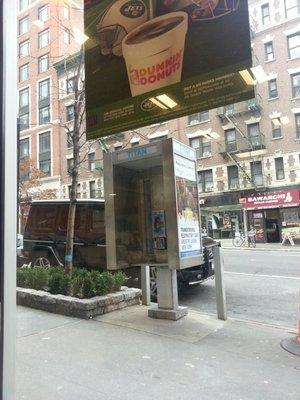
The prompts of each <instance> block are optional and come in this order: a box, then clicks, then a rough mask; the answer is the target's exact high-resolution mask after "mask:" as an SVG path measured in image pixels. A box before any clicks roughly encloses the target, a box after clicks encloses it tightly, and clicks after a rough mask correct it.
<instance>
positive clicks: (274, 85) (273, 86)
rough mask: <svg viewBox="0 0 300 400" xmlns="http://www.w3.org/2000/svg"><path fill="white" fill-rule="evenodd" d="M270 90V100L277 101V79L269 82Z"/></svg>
mask: <svg viewBox="0 0 300 400" xmlns="http://www.w3.org/2000/svg"><path fill="white" fill-rule="evenodd" d="M268 89H269V99H275V98H276V97H278V90H277V80H276V79H271V80H269V81H268Z"/></svg>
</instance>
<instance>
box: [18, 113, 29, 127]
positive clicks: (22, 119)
mask: <svg viewBox="0 0 300 400" xmlns="http://www.w3.org/2000/svg"><path fill="white" fill-rule="evenodd" d="M19 126H20V131H23V130H25V129H29V112H26V113H24V114H22V115H20V116H19Z"/></svg>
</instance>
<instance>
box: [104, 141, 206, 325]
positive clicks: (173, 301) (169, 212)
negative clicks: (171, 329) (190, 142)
mask: <svg viewBox="0 0 300 400" xmlns="http://www.w3.org/2000/svg"><path fill="white" fill-rule="evenodd" d="M104 190H105V203H106V205H105V223H106V241H107V243H106V244H107V268H108V269H109V270H117V269H124V268H129V267H132V266H143V265H147V266H151V267H156V268H157V291H158V293H157V298H158V306H157V307H155V308H152V309H150V310H149V313H148V314H149V316H151V317H154V318H168V319H178V318H180V317H181V316H183V315H185V314H186V313H187V310H186V308H183V307H179V306H178V294H177V278H176V270H177V269H184V268H189V267H194V266H197V265H201V264H202V263H203V254H202V244H201V233H200V215H199V214H200V213H199V200H198V188H197V171H196V157H195V151H194V149H192V148H190V147H189V146H186V145H185V144H183V143H181V142H179V141H177V140H175V139H165V140H161V141H157V142H153V143H150V144H147V145H145V146H139V147H134V148H130V149H125V150H121V151H117V152H114V153H107V154H105V156H104Z"/></svg>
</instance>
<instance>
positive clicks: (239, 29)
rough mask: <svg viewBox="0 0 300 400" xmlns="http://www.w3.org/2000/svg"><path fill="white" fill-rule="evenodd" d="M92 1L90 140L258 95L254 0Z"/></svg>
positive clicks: (88, 6) (88, 4)
mask: <svg viewBox="0 0 300 400" xmlns="http://www.w3.org/2000/svg"><path fill="white" fill-rule="evenodd" d="M84 3H85V34H86V35H87V37H88V39H87V41H86V48H85V54H86V56H85V67H86V105H87V134H88V138H89V139H93V138H96V137H101V136H108V135H110V134H113V133H116V132H123V131H126V130H130V129H136V128H139V127H141V126H146V125H150V124H153V123H157V122H163V121H166V120H169V119H173V118H176V117H180V116H184V115H188V114H193V113H196V112H200V111H203V110H209V109H212V108H215V107H220V106H224V105H226V104H232V103H235V102H238V101H242V100H246V99H250V98H253V97H254V93H253V81H251V79H250V82H249V79H248V80H247V79H245V74H244V73H243V71H244V72H245V70H246V69H247V68H249V67H250V66H252V60H251V46H250V34H249V21H248V5H247V1H240V0H117V1H113V0H85V2H84ZM240 72H241V73H240ZM246 76H247V73H246Z"/></svg>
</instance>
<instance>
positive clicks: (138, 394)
mask: <svg viewBox="0 0 300 400" xmlns="http://www.w3.org/2000/svg"><path fill="white" fill-rule="evenodd" d="M31 311H32V310H31ZM144 311H145V310H144V308H142V307H136V311H135V314H134V313H133V310H132V309H126V310H124V311H121V312H116V313H115V314H118V315H116V317H115V318H114V319H108V318H107V317H108V315H107V316H103V317H101V318H99V320H96V321H95V320H90V321H86V320H76V319H72V318H70V317H62V318H63V319H64V321H61V324H60V325H59V326H57V322H58V321H57V320H53V321H52V318H54V317H55V316H54V315H53V314H46V313H44V314H45V317H46V315H47V316H48V317H49V319H50V322H47V321H46V319H45V320H44V323H45V326H42V324H41V320H42V319H43V318H41V314H40V313H43V312H41V311H38V313H39V314H38V315H37V319H38V321H39V328H38V329H39V330H40V332H37V329H34V328H33V329H32V330H31V331H32V332H34V334H32V335H29V336H28V335H27V336H23V337H20V338H19V339H18V345H17V368H18V371H17V372H18V374H17V382H18V392H17V397H16V400H21V399H30V400H41V399H43V400H71V399H76V400H153V399H166V400H182V399H188V400H199V399H201V400H216V399H219V398H222V400H266V399H272V400H282V398H284V399H285V400H298V398H299V390H300V381H299V372H300V362H299V359H298V358H296V357H293V356H291V355H290V354H289V353H287V352H284V351H283V350H282V349H281V348H280V346H279V343H280V340H281V339H282V338H283V337H286V335H287V334H286V332H284V331H282V330H280V329H273V328H270V327H264V326H256V325H255V324H253V325H251V324H249V323H248V324H243V323H242V322H236V321H234V320H229V321H227V322H226V323H222V326H220V325H218V321H216V320H215V319H214V317H212V316H203V315H202V314H200V313H193V312H192V313H190V314H191V315H190V316H189V317H187V318H186V320H185V321H184V320H182V321H177V322H171V321H157V320H156V321H153V320H150V319H149V320H150V321H151V323H153V322H155V323H156V324H158V325H156V327H155V329H154V328H151V326H150V324H147V325H146V326H145V328H143V326H142V324H143V323H144V322H145V320H144ZM33 312H35V310H33ZM21 313H22V315H23V317H26V309H25V310H24V309H21ZM111 315H113V314H111ZM135 321H136V322H135ZM205 321H206V322H205ZM31 322H32V323H33V324H34V318H31ZM165 322H167V324H165ZM214 322H216V323H217V324H216V325H215V323H214ZM206 323H207V324H208V325H209V327H210V328H207V330H206ZM52 324H53V326H52V328H50V329H49V327H50V326H51V325H52ZM125 324H128V326H125ZM197 324H199V328H198V329H199V331H197ZM54 326H56V327H54ZM189 328H190V330H191V334H189V332H188V330H189ZM180 329H182V330H183V332H184V333H183V334H180ZM151 330H153V333H149V332H150V331H151ZM171 330H174V331H175V334H174V335H172V332H170V331H171ZM176 331H177V332H176ZM207 331H210V333H209V334H204V333H205V332H207ZM27 332H29V329H27ZM197 338H198V340H196V339H197Z"/></svg>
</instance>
